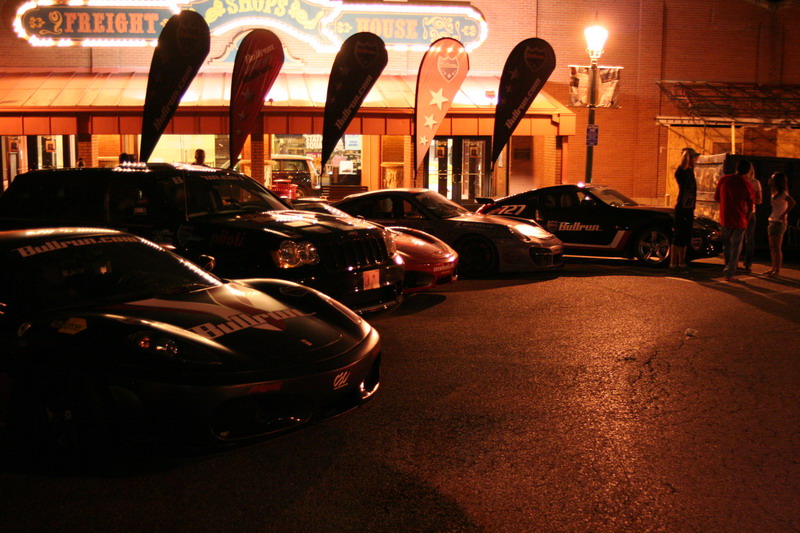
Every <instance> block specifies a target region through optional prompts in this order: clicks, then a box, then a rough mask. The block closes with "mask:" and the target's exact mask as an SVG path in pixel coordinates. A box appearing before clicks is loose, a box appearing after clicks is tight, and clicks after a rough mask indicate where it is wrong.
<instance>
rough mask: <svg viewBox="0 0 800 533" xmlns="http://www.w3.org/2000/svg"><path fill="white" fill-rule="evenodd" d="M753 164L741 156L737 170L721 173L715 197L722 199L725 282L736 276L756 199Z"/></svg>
mask: <svg viewBox="0 0 800 533" xmlns="http://www.w3.org/2000/svg"><path fill="white" fill-rule="evenodd" d="M752 167H753V165H752V164H751V163H750V161H746V160H744V159H742V160H741V161H739V162H738V163H737V164H736V173H735V174H726V175H725V176H722V177H721V178H720V179H719V181H718V182H717V188H716V190H715V191H714V200H716V201H717V202H719V218H720V223H721V224H722V243H723V250H724V256H725V268H724V269H723V272H724V273H725V281H730V280H731V279H733V277H734V276H736V266H737V265H738V264H739V255H740V254H741V253H742V241H743V239H744V232H745V230H746V229H747V221H748V218H749V216H750V211H751V210H752V209H753V205H754V202H755V197H754V193H753V188H752V187H751V186H750V183H749V182H748V181H747V177H746V176H747V175H748V174H749V173H750V169H751V168H752Z"/></svg>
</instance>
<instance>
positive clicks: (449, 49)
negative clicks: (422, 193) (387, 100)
mask: <svg viewBox="0 0 800 533" xmlns="http://www.w3.org/2000/svg"><path fill="white" fill-rule="evenodd" d="M468 71H469V58H468V56H467V53H466V51H465V50H464V46H463V45H462V44H461V43H460V42H458V41H457V40H455V39H451V38H449V37H443V38H441V39H438V40H437V41H436V42H434V43H433V44H432V45H431V46H430V48H429V49H428V51H427V52H426V53H425V56H424V57H423V58H422V62H421V63H420V67H419V73H418V74H417V95H416V102H415V105H414V136H415V141H414V165H415V168H416V169H419V168H420V166H421V165H422V162H423V161H424V159H425V156H426V155H427V153H428V150H429V148H430V145H431V143H432V142H433V140H434V139H435V138H436V135H437V133H438V131H439V128H440V127H441V126H442V125H443V124H444V123H445V117H446V116H447V112H448V111H449V110H450V105H451V104H452V103H453V100H454V99H455V98H456V95H457V94H458V90H459V88H460V87H461V83H462V82H463V81H464V79H465V78H466V76H467V72H468Z"/></svg>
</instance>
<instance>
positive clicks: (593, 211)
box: [478, 184, 722, 266]
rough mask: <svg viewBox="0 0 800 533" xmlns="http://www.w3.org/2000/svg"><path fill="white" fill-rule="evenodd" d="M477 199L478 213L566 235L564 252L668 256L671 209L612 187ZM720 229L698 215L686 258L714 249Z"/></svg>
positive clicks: (662, 259) (657, 259) (658, 261)
mask: <svg viewBox="0 0 800 533" xmlns="http://www.w3.org/2000/svg"><path fill="white" fill-rule="evenodd" d="M479 201H480V202H481V203H483V205H482V206H481V207H480V208H479V209H478V212H479V213H485V214H492V215H503V216H506V217H516V218H524V219H532V220H535V221H536V222H538V223H539V224H541V225H542V226H544V227H545V228H547V229H548V230H550V231H552V232H553V233H554V234H556V235H557V236H558V237H559V238H560V239H561V240H562V241H564V248H565V249H566V253H567V254H573V255H595V256H607V257H628V258H636V259H638V260H639V261H641V262H643V263H645V264H648V265H654V266H657V265H665V264H666V263H667V262H668V258H669V247H670V243H671V240H672V226H673V209H672V208H670V207H656V206H645V205H639V204H637V203H636V202H635V201H633V200H631V199H630V198H628V197H626V196H625V195H623V194H622V193H620V192H619V191H617V190H615V189H612V188H610V187H605V186H603V185H594V184H591V185H588V184H587V185H555V186H552V187H542V188H541V189H534V190H530V191H527V192H523V193H519V194H515V195H512V196H507V197H505V198H500V199H499V200H491V199H480V200H479ZM721 234H722V228H721V227H720V225H719V224H718V223H717V222H716V221H714V220H711V219H710V218H707V217H703V216H696V217H695V220H694V229H693V230H692V241H691V246H689V247H688V250H687V253H686V255H687V259H698V258H702V257H712V256H715V255H718V254H719V253H720V252H721V251H722V240H721Z"/></svg>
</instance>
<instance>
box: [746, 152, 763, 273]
mask: <svg viewBox="0 0 800 533" xmlns="http://www.w3.org/2000/svg"><path fill="white" fill-rule="evenodd" d="M746 178H747V182H748V183H749V184H750V187H751V188H752V189H753V204H754V205H753V209H751V210H750V216H749V217H748V219H747V230H746V231H745V232H744V268H743V270H744V271H745V272H750V271H751V270H752V266H753V256H754V255H755V253H756V206H757V205H761V202H762V201H763V195H762V193H761V182H760V181H758V178H756V173H755V169H754V168H753V167H752V166H751V167H750V172H748V173H747V176H746Z"/></svg>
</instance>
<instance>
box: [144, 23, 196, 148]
mask: <svg viewBox="0 0 800 533" xmlns="http://www.w3.org/2000/svg"><path fill="white" fill-rule="evenodd" d="M210 46H211V35H210V34H209V30H208V24H206V21H205V19H204V18H203V16H202V15H200V14H199V13H197V12H195V11H181V12H180V13H179V14H178V15H173V16H172V17H170V19H169V20H168V21H167V23H166V25H165V26H164V29H163V30H161V34H160V35H159V36H158V46H157V47H156V49H155V50H154V51H153V59H152V61H151V62H150V74H149V76H148V78H147V93H146V96H145V100H144V112H143V115H142V141H141V146H140V148H139V159H140V160H141V161H145V162H146V161H147V160H148V159H150V156H151V155H152V153H153V150H154V149H155V147H156V144H157V143H158V139H159V138H160V137H161V134H162V133H164V129H165V128H166V127H167V124H168V123H169V121H170V119H171V118H172V115H174V114H175V110H176V109H178V105H179V104H180V101H181V98H182V97H183V95H184V93H185V92H186V89H188V88H189V85H190V84H191V83H192V80H194V77H195V76H196V75H197V72H198V71H199V70H200V67H201V66H202V64H203V61H205V59H206V56H208V51H209V48H210Z"/></svg>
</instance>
